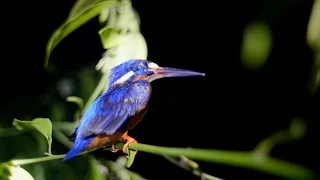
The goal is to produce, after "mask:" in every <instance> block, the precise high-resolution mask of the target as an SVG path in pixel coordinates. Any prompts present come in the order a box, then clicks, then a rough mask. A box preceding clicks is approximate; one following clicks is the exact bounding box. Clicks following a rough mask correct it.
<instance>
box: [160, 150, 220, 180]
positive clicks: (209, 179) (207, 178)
mask: <svg viewBox="0 0 320 180" xmlns="http://www.w3.org/2000/svg"><path fill="white" fill-rule="evenodd" d="M163 157H164V158H165V159H167V160H168V161H169V162H171V163H172V164H174V165H176V166H179V167H180V168H182V169H184V170H187V171H190V169H189V168H186V167H185V166H183V165H181V163H179V161H177V160H176V159H174V158H172V157H170V156H167V155H164V156H163ZM188 167H190V166H188ZM190 168H191V171H192V173H193V174H194V175H196V176H199V177H201V180H222V179H220V178H218V177H215V176H212V175H210V174H207V173H204V172H202V171H201V170H200V169H195V168H193V167H190Z"/></svg>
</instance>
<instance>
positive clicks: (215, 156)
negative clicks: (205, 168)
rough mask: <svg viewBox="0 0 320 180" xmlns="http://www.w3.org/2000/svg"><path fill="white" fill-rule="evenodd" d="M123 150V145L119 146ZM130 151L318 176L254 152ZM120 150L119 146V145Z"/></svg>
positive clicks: (296, 176) (147, 147) (294, 176)
mask: <svg viewBox="0 0 320 180" xmlns="http://www.w3.org/2000/svg"><path fill="white" fill-rule="evenodd" d="M119 147H120V148H121V145H120V146H119ZM129 147H130V149H134V150H139V151H143V152H148V153H152V154H157V155H164V154H165V155H168V156H172V157H178V156H186V157H187V158H190V159H192V160H199V161H207V162H212V163H220V164H226V165H233V166H237V167H242V168H250V169H254V170H259V171H262V172H265V173H269V174H272V175H276V176H281V177H285V178H289V179H304V180H305V179H315V177H317V175H316V174H315V173H314V172H313V171H311V170H309V169H306V168H304V167H301V166H299V165H296V164H293V163H289V162H285V161H282V160H279V159H275V158H272V157H265V158H259V157H257V156H255V154H254V153H252V152H241V151H225V150H209V149H195V148H192V149H189V148H171V147H158V146H152V145H146V144H131V145H130V146H129ZM117 148H118V145H117Z"/></svg>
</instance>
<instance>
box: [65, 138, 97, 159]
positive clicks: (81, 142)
mask: <svg viewBox="0 0 320 180" xmlns="http://www.w3.org/2000/svg"><path fill="white" fill-rule="evenodd" d="M93 139H94V137H90V138H79V139H77V140H76V141H75V143H74V144H73V147H72V148H71V149H70V151H69V152H68V153H67V154H66V155H65V157H64V158H63V161H67V160H69V159H71V158H73V157H75V156H76V155H78V154H79V153H82V152H83V151H85V150H86V148H87V147H88V145H90V143H91V142H92V140H93Z"/></svg>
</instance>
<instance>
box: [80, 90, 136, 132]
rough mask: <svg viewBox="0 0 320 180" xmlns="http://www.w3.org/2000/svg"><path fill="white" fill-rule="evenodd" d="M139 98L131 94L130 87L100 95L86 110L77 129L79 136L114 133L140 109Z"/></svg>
mask: <svg viewBox="0 0 320 180" xmlns="http://www.w3.org/2000/svg"><path fill="white" fill-rule="evenodd" d="M138 104H139V103H137V99H136V98H135V97H133V96H130V87H128V86H122V87H118V88H114V89H111V90H109V91H108V92H106V93H105V94H103V95H102V96H100V97H99V98H98V99H97V100H96V101H95V102H94V103H93V104H92V105H91V106H90V107H89V108H88V109H87V111H86V113H85V114H84V116H83V117H82V120H81V122H80V124H79V127H78V129H77V136H81V137H88V136H92V135H97V134H107V135H112V134H114V133H115V132H116V131H117V130H118V129H119V128H120V126H121V125H122V124H123V123H124V122H125V121H126V120H128V119H130V118H131V117H132V116H134V115H135V114H136V113H137V112H138V111H139V110H140V109H141V107H139V105H138Z"/></svg>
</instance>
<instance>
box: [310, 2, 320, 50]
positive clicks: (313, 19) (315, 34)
mask: <svg viewBox="0 0 320 180" xmlns="http://www.w3.org/2000/svg"><path fill="white" fill-rule="evenodd" d="M319 18H320V0H315V1H314V3H313V7H312V11H311V15H310V19H309V23H308V29H307V42H308V44H309V46H310V47H311V48H313V50H314V51H317V52H320V21H319Z"/></svg>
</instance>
